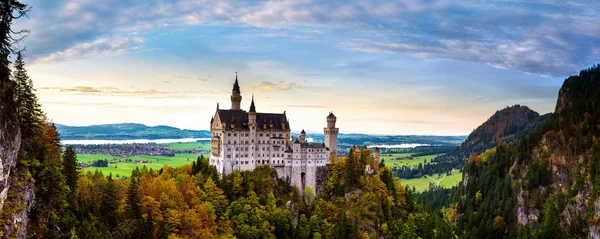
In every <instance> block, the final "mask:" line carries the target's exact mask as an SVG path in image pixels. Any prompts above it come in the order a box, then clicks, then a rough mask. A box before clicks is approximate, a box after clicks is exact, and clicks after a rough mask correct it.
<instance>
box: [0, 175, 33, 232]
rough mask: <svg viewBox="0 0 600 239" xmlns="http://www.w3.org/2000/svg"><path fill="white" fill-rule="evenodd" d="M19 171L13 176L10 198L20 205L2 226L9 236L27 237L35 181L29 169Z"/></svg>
mask: <svg viewBox="0 0 600 239" xmlns="http://www.w3.org/2000/svg"><path fill="white" fill-rule="evenodd" d="M17 173H18V174H19V175H16V176H11V178H12V179H11V180H10V181H11V186H10V190H11V193H10V194H9V198H10V199H11V204H13V205H18V206H16V210H15V211H14V212H13V213H12V215H10V217H9V218H8V221H7V224H6V225H4V228H2V231H3V232H4V235H5V236H6V237H7V238H25V237H26V236H27V224H28V222H29V221H28V215H29V212H30V211H31V208H32V207H33V204H34V201H35V192H34V190H35V188H34V182H33V179H32V178H31V176H30V174H29V173H28V171H24V172H23V171H21V172H17ZM7 206H8V204H7ZM7 210H8V208H7Z"/></svg>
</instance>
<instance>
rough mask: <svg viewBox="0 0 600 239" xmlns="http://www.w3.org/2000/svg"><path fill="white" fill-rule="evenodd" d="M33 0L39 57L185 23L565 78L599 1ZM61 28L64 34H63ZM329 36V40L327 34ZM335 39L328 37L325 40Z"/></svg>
mask: <svg viewBox="0 0 600 239" xmlns="http://www.w3.org/2000/svg"><path fill="white" fill-rule="evenodd" d="M48 2H49V1H43V0H32V1H31V3H30V5H32V6H34V7H35V8H34V10H35V11H33V12H32V14H31V20H28V21H23V22H19V24H18V26H22V27H24V28H28V29H31V31H32V34H31V35H30V37H29V38H28V40H27V44H28V51H29V53H31V54H32V55H33V56H31V57H32V58H33V59H38V58H39V59H40V60H38V62H53V61H56V60H69V59H78V58H83V57H92V56H95V55H107V54H119V53H122V52H124V51H127V50H131V49H132V48H135V47H143V43H142V42H136V41H135V39H136V38H133V37H132V36H140V35H141V36H144V34H150V35H151V34H163V33H164V34H172V33H173V32H176V31H178V30H179V29H184V28H185V27H186V26H190V25H200V26H205V25H233V26H242V27H246V26H248V27H254V28H258V29H262V30H263V31H262V32H261V31H257V33H256V34H257V35H259V36H266V37H277V38H290V39H296V40H300V41H310V42H314V41H319V42H320V41H324V40H329V42H328V44H332V45H335V46H338V47H341V48H344V49H347V50H352V51H366V52H391V53H399V54H411V55H414V56H417V57H423V58H432V59H453V60H460V61H470V62H478V63H484V64H490V65H493V66H495V67H499V68H506V69H512V70H518V71H523V72H527V73H532V74H536V75H549V76H564V75H568V74H572V73H574V72H576V71H577V70H579V69H581V68H583V67H586V66H589V65H590V64H592V63H595V62H596V61H598V60H599V59H598V55H599V54H600V44H599V43H600V25H599V24H597V22H599V21H600V10H598V9H600V2H598V1H596V0H576V1H563V0H543V1H482V0H465V1H450V0H398V1H385V0H372V1H366V0H350V1H343V2H337V1H316V0H284V1H253V0H252V1H251V0H243V1H237V0H222V1H210V0H199V1H193V0H172V1H159V0H106V1H91V0H70V1H67V0H58V1H52V3H48ZM59 33H60V34H59ZM324 36H326V37H324ZM329 38H333V39H329Z"/></svg>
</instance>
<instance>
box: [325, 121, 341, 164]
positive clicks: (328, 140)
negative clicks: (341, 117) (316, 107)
mask: <svg viewBox="0 0 600 239" xmlns="http://www.w3.org/2000/svg"><path fill="white" fill-rule="evenodd" d="M336 121H337V118H336V117H335V115H333V113H332V112H329V116H327V128H325V129H324V130H323V131H324V132H323V133H324V134H325V146H327V147H328V148H329V152H331V153H332V154H334V153H335V155H336V156H337V141H338V140H337V138H338V133H339V131H340V129H338V128H336V127H335V122H336Z"/></svg>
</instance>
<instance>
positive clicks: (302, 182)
mask: <svg viewBox="0 0 600 239" xmlns="http://www.w3.org/2000/svg"><path fill="white" fill-rule="evenodd" d="M241 102H242V95H241V92H240V86H239V83H238V79H237V75H236V77H235V83H234V84H233V90H232V94H231V109H220V108H219V105H218V104H217V110H216V112H215V115H214V116H213V118H212V119H211V121H210V124H211V126H210V129H211V133H212V138H211V154H210V165H214V166H215V167H216V168H217V170H218V172H219V174H221V175H227V174H230V173H232V172H233V171H235V170H239V171H243V170H253V169H255V168H256V167H257V166H261V165H269V166H270V167H272V168H275V169H276V171H277V174H278V176H279V177H280V178H289V180H290V183H291V184H292V185H295V186H297V187H298V188H299V189H300V190H303V189H304V188H305V187H306V186H311V187H312V188H313V189H315V190H316V180H317V168H318V167H323V166H325V165H327V164H328V163H329V159H330V157H331V155H332V154H333V155H337V136H338V133H339V129H338V128H336V127H335V123H336V121H337V118H336V117H335V115H334V114H333V113H329V115H328V116H327V118H326V119H327V127H325V128H324V134H325V142H324V143H312V142H307V141H306V132H304V130H302V132H301V133H300V137H298V138H296V139H294V140H293V141H292V138H291V135H290V124H289V121H288V118H287V116H286V114H285V111H284V112H283V113H258V112H256V106H255V104H254V96H253V97H252V102H251V103H250V110H249V111H248V112H246V111H245V110H242V109H241V107H240V105H241Z"/></svg>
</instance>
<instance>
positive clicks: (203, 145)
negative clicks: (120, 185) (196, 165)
mask: <svg viewBox="0 0 600 239" xmlns="http://www.w3.org/2000/svg"><path fill="white" fill-rule="evenodd" d="M164 147H165V148H171V149H175V150H191V149H201V150H209V149H210V144H209V143H207V142H189V143H171V144H165V145H164ZM198 156H200V155H197V154H175V156H173V157H169V156H151V155H134V156H131V157H115V156H111V155H108V154H78V155H77V160H78V161H79V162H84V163H91V162H93V161H95V160H105V159H106V160H108V161H109V164H108V167H87V168H84V169H83V172H84V173H85V172H88V171H91V172H94V171H96V170H100V171H102V173H103V174H104V175H108V174H112V175H113V176H114V177H116V176H117V175H118V176H119V177H124V176H129V175H130V174H131V171H132V170H134V169H135V168H136V167H139V168H143V167H144V166H146V167H147V168H152V169H160V168H162V167H163V166H164V165H169V166H171V167H179V166H182V165H184V164H189V163H192V161H195V160H196V159H197V158H198ZM208 156H209V155H208V154H205V155H204V157H208ZM136 160H137V161H140V163H136V162H135V161H136ZM143 160H148V162H147V163H141V161H143Z"/></svg>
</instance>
